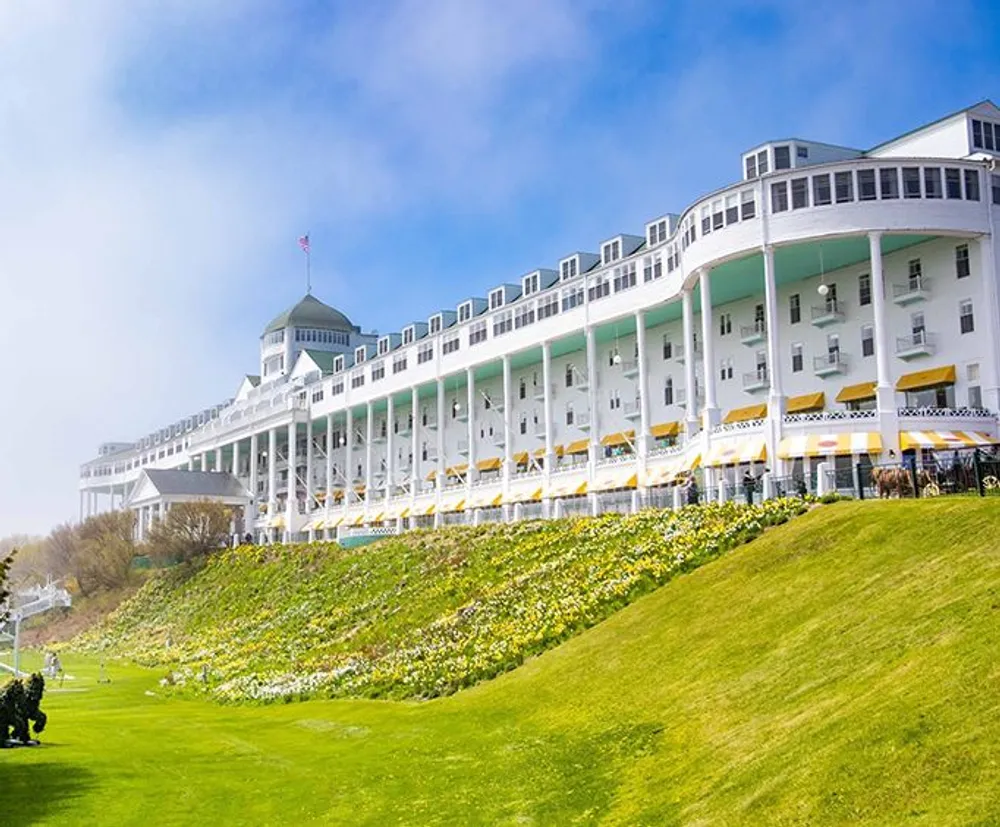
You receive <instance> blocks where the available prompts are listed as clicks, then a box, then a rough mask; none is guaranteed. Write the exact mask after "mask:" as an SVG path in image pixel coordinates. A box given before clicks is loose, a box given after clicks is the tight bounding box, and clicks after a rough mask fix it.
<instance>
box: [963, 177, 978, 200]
mask: <svg viewBox="0 0 1000 827" xmlns="http://www.w3.org/2000/svg"><path fill="white" fill-rule="evenodd" d="M965 197H966V199H967V200H969V201H978V200H979V173H978V172H977V171H976V170H974V169H967V170H965Z"/></svg>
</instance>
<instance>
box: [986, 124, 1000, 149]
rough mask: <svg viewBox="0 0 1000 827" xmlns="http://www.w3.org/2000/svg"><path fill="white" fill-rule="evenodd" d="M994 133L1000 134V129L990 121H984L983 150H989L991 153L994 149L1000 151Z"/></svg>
mask: <svg viewBox="0 0 1000 827" xmlns="http://www.w3.org/2000/svg"><path fill="white" fill-rule="evenodd" d="M994 133H1000V129H998V128H997V126H996V125H995V124H991V123H990V122H989V121H983V149H988V150H990V151H991V152H992V151H993V150H994V149H1000V144H998V143H997V141H996V140H995V138H994Z"/></svg>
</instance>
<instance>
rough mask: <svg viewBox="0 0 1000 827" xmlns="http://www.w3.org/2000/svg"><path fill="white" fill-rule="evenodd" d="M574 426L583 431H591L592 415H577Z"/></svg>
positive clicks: (584, 413)
mask: <svg viewBox="0 0 1000 827" xmlns="http://www.w3.org/2000/svg"><path fill="white" fill-rule="evenodd" d="M573 425H574V426H575V427H577V428H579V429H580V430H581V431H589V430H590V413H589V412H580V413H578V414H576V416H575V417H574V418H573Z"/></svg>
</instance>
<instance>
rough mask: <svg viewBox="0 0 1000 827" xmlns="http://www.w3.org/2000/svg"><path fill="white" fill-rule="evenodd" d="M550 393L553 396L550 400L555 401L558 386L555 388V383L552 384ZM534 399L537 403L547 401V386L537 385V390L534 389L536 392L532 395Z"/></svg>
mask: <svg viewBox="0 0 1000 827" xmlns="http://www.w3.org/2000/svg"><path fill="white" fill-rule="evenodd" d="M550 393H551V394H552V396H551V397H550V398H552V399H554V398H555V395H556V386H555V383H553V384H552V387H551V388H550ZM532 397H533V398H534V400H535V401H536V402H544V401H545V385H544V384H541V385H536V386H535V389H534V392H533V393H532Z"/></svg>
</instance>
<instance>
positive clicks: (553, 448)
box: [80, 101, 1000, 540]
mask: <svg viewBox="0 0 1000 827" xmlns="http://www.w3.org/2000/svg"><path fill="white" fill-rule="evenodd" d="M997 159H1000V110H998V109H997V107H996V106H994V105H993V104H992V103H991V102H989V101H984V102H982V103H980V104H977V105H975V106H973V107H970V108H968V109H963V110H961V111H959V112H956V113H953V114H951V115H949V116H947V117H945V118H942V119H941V120H939V121H936V122H934V123H932V124H929V125H926V126H923V127H920V128H918V129H915V130H913V131H912V132H909V133H907V134H906V135H903V136H900V137H898V138H895V139H893V140H891V141H888V142H886V143H883V144H880V145H879V146H877V147H874V148H873V149H871V150H868V151H861V150H855V149H850V148H846V147H837V146H831V145H829V144H823V143H818V142H813V141H804V140H799V139H786V140H780V141H770V142H767V143H765V144H761V145H760V146H758V147H755V148H753V149H752V150H749V151H747V152H746V153H744V154H743V156H742V158H741V167H740V168H741V174H742V180H740V181H739V182H738V183H736V184H734V185H732V186H729V187H726V188H724V189H721V190H719V191H717V192H714V193H711V194H710V195H708V196H706V197H705V198H703V199H701V200H699V201H698V202H696V203H695V204H692V205H691V206H689V207H688V208H687V209H686V210H684V211H683V212H682V213H679V214H667V215H664V216H662V217H659V218H657V219H655V220H652V221H650V222H649V223H648V224H647V225H646V227H645V232H644V233H643V234H642V235H626V234H622V235H616V236H614V237H612V238H609V239H607V240H605V241H604V242H603V243H601V244H600V245H599V248H598V251H597V252H593V253H588V252H576V253H573V254H571V255H568V256H566V257H565V258H563V259H562V260H561V261H559V262H558V265H557V267H555V268H552V269H539V270H535V271H533V272H531V273H528V274H526V275H524V276H523V277H521V278H520V279H518V280H516V281H514V282H512V283H510V284H503V285H500V286H498V287H496V288H495V289H493V290H491V291H489V293H488V295H487V296H486V297H484V298H477V297H472V298H466V299H463V300H462V301H460V302H459V303H458V304H457V305H455V307H454V308H453V309H446V310H441V311H439V312H437V313H435V314H433V315H432V316H430V317H429V318H428V319H426V320H423V321H414V322H411V323H409V324H407V325H406V326H404V327H403V328H402V329H401V330H400V332H399V333H393V334H389V335H383V336H376V335H373V334H364V333H362V332H361V329H360V328H359V327H357V326H355V325H353V324H352V323H351V322H350V320H348V319H347V318H346V317H345V316H344V315H343V314H342V313H340V312H338V311H337V310H335V309H333V308H331V307H329V306H327V305H325V304H323V303H322V302H320V301H318V300H317V299H315V298H313V297H312V296H306V297H304V298H303V299H302V301H300V302H299V303H298V304H296V305H295V306H294V307H292V308H290V309H289V310H287V311H285V312H284V313H282V314H280V315H279V316H277V317H276V318H275V319H274V320H273V321H272V322H271V323H270V324H269V325H268V326H267V328H266V329H265V330H264V332H263V334H262V336H261V342H260V373H259V375H254V376H247V377H245V378H244V379H243V381H242V383H241V384H240V387H239V389H238V390H237V394H236V396H235V398H234V399H232V400H230V401H228V402H227V403H225V404H223V405H219V406H216V407H214V408H211V409H209V410H207V411H203V412H201V413H200V414H198V415H196V416H194V417H188V418H187V419H185V420H181V422H180V423H177V424H175V425H173V426H170V427H168V428H165V429H162V430H161V431H160V432H158V433H156V434H153V435H150V436H147V437H144V438H143V439H141V440H139V441H138V442H135V443H108V444H107V445H105V446H102V448H101V454H100V456H99V457H98V459H96V460H94V461H92V462H89V463H87V464H86V465H85V466H84V467H83V469H82V475H81V481H80V488H81V514H83V513H90V512H92V511H93V510H94V509H96V508H98V507H99V504H98V497H99V496H100V498H101V505H103V504H104V503H106V502H108V498H109V495H110V504H111V506H112V507H115V505H116V504H119V505H120V504H122V503H128V502H129V496H130V493H131V492H132V489H133V488H134V487H135V484H136V481H137V480H138V479H139V475H140V473H141V472H142V471H143V470H145V469H189V470H191V471H198V472H207V471H214V472H226V473H229V474H232V475H233V476H234V477H236V478H237V479H238V480H239V481H240V482H241V483H242V484H243V485H245V486H246V488H247V489H248V490H249V492H251V494H252V496H253V498H254V499H253V502H252V503H251V505H250V506H249V507H248V508H247V510H246V514H245V519H244V521H243V524H242V525H241V526H240V530H241V532H242V531H244V530H245V531H247V532H250V533H253V534H254V535H255V536H257V537H259V538H261V539H265V540H266V539H276V538H279V537H285V538H306V537H309V538H312V537H317V536H324V535H331V534H332V533H333V532H339V533H341V534H343V532H344V531H345V530H350V529H353V528H356V527H357V528H361V527H368V528H369V529H372V528H377V527H383V528H382V529H381V530H387V531H388V530H399V529H400V528H405V527H411V526H417V525H426V524H440V523H442V522H445V523H447V522H458V521H461V522H474V521H482V520H495V519H521V518H525V517H535V516H553V515H561V514H569V513H599V512H600V511H603V510H608V509H618V510H621V509H635V508H638V507H641V506H642V505H644V504H679V503H680V502H682V501H683V500H684V499H685V498H689V497H691V496H692V493H691V492H692V489H695V490H697V492H698V493H699V495H700V496H701V497H702V498H704V497H705V496H711V497H719V498H725V497H729V496H734V495H736V494H737V493H738V492H739V491H740V486H741V485H743V486H746V485H747V483H748V481H749V480H750V479H759V478H761V477H763V478H764V479H765V480H767V481H768V483H769V484H770V486H771V489H770V490H778V489H779V488H780V487H781V486H782V485H785V486H789V485H793V486H795V488H803V487H805V488H809V487H813V486H816V485H819V486H820V487H822V486H823V479H822V478H821V479H819V481H818V482H817V474H818V472H819V471H820V469H824V470H830V471H833V472H839V474H840V475H841V476H842V475H843V474H847V475H849V474H850V473H851V470H852V469H854V468H855V467H856V466H857V465H858V464H861V465H867V464H879V463H886V462H890V463H891V462H898V461H899V458H900V457H902V456H904V455H909V454H911V453H912V454H913V456H914V457H915V458H916V460H917V461H918V462H921V461H924V460H925V459H926V458H927V457H928V455H929V453H928V452H933V451H941V450H945V449H951V448H955V447H963V446H971V445H979V446H988V445H992V444H995V443H996V442H997V412H998V410H1000V389H998V385H1000V336H998V327H1000V310H998V307H1000V305H998V297H997V293H998V268H997V262H998V260H1000V246H998V244H997V241H996V225H997V223H998V218H1000V216H998V213H1000V171H998V170H997ZM689 479H692V480H694V481H695V482H694V484H693V485H692V483H691V482H687V480H689ZM679 480H684V481H685V485H684V488H683V490H682V489H681V488H679V487H677V483H678V481H679ZM747 487H749V486H747ZM138 510H139V511H140V516H141V517H142V520H141V522H142V524H143V525H145V524H148V521H149V520H151V519H154V518H155V517H156V514H154V513H151V512H150V511H149V509H148V508H143V507H141V506H140V507H139V508H138Z"/></svg>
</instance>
